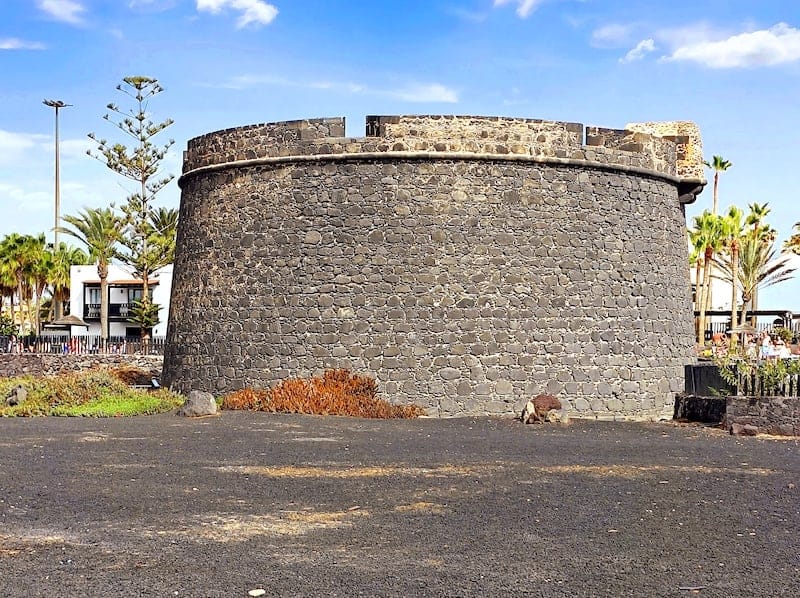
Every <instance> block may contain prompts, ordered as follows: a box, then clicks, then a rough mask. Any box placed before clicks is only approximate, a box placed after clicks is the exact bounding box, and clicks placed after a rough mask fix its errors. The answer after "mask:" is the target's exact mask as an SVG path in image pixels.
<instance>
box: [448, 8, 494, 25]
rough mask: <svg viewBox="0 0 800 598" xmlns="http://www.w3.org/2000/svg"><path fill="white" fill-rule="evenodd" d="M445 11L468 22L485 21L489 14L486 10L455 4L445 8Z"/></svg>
mask: <svg viewBox="0 0 800 598" xmlns="http://www.w3.org/2000/svg"><path fill="white" fill-rule="evenodd" d="M445 12H446V13H447V14H449V15H452V16H454V17H455V18H457V19H459V20H461V21H467V22H468V23H483V22H484V21H485V20H486V16H487V15H486V13H485V12H478V11H472V10H467V9H465V8H460V7H455V6H452V7H448V8H445Z"/></svg>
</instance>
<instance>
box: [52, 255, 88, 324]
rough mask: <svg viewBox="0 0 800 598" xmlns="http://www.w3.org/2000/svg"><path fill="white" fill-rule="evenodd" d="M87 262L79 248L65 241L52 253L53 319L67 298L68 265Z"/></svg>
mask: <svg viewBox="0 0 800 598" xmlns="http://www.w3.org/2000/svg"><path fill="white" fill-rule="evenodd" d="M87 263H89V256H88V255H86V252H85V251H83V250H82V249H80V248H77V247H72V246H70V245H67V244H66V243H59V244H58V249H56V251H55V252H54V253H53V264H52V269H51V270H50V285H51V286H52V293H53V306H52V307H53V309H52V310H51V311H52V312H53V319H55V320H57V319H58V318H60V317H61V316H62V315H63V309H62V308H63V305H64V303H65V302H66V301H68V300H69V291H70V288H69V287H70V267H71V266H76V265H79V264H87Z"/></svg>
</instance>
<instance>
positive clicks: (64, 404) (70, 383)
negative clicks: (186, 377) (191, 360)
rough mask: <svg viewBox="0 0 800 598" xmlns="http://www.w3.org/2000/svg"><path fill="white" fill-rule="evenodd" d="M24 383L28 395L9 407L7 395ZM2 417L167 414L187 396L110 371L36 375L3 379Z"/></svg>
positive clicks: (0, 393) (0, 392) (0, 403)
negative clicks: (137, 385)
mask: <svg viewBox="0 0 800 598" xmlns="http://www.w3.org/2000/svg"><path fill="white" fill-rule="evenodd" d="M17 386H22V387H23V388H25V390H26V391H27V393H28V394H27V397H26V398H25V400H24V401H22V402H20V403H19V404H18V405H14V406H8V405H6V404H5V397H6V396H8V394H9V392H10V391H11V390H12V389H13V388H15V387H17ZM0 401H2V402H0V416H4V417H12V416H17V417H19V416H22V417H33V416H46V415H56V416H91V417H116V416H132V415H151V414H154V413H163V412H165V411H170V410H172V409H175V408H176V407H178V406H180V405H181V403H182V402H183V397H181V396H180V395H178V394H176V393H173V392H170V391H168V390H165V389H160V390H157V391H155V392H149V391H146V390H140V389H134V388H130V387H129V386H128V385H127V384H126V383H125V382H123V381H122V380H120V379H119V378H118V377H117V376H116V375H114V373H112V372H110V371H109V370H104V369H101V370H90V371H88V372H77V373H70V374H62V375H59V376H52V377H42V378H35V377H33V376H21V377H15V378H3V379H0Z"/></svg>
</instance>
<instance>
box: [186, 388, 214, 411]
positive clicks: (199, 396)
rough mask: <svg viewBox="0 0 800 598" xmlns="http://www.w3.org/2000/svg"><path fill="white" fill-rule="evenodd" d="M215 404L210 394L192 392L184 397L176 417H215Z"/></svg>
mask: <svg viewBox="0 0 800 598" xmlns="http://www.w3.org/2000/svg"><path fill="white" fill-rule="evenodd" d="M216 413H217V402H216V401H215V400H214V395H212V394H211V393H210V392H203V391H201V390H192V391H190V392H189V396H188V397H186V401H184V403H183V405H182V406H181V408H180V409H178V415H182V416H184V417H202V416H204V415H216Z"/></svg>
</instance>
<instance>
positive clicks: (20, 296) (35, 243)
mask: <svg viewBox="0 0 800 598" xmlns="http://www.w3.org/2000/svg"><path fill="white" fill-rule="evenodd" d="M44 252H45V239H44V233H42V234H40V235H38V236H33V235H20V234H19V233H11V234H10V235H8V236H7V237H6V238H5V239H3V246H2V251H1V252H0V254H1V255H0V259H2V261H3V268H4V270H5V271H6V273H8V274H10V275H11V276H12V277H13V279H14V285H15V287H16V295H17V304H18V306H19V307H20V316H19V333H20V334H22V333H23V332H24V329H25V325H24V324H25V322H24V320H25V315H24V313H23V311H22V305H23V303H24V304H25V305H26V306H27V311H28V313H27V320H28V323H29V324H30V326H31V328H33V329H36V330H38V328H37V324H38V321H37V319H35V316H34V313H33V305H32V302H33V299H34V295H35V288H36V287H35V282H34V281H35V277H36V271H37V269H39V267H40V262H41V261H42V259H43V254H44ZM37 305H38V297H37ZM12 318H13V307H12Z"/></svg>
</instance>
